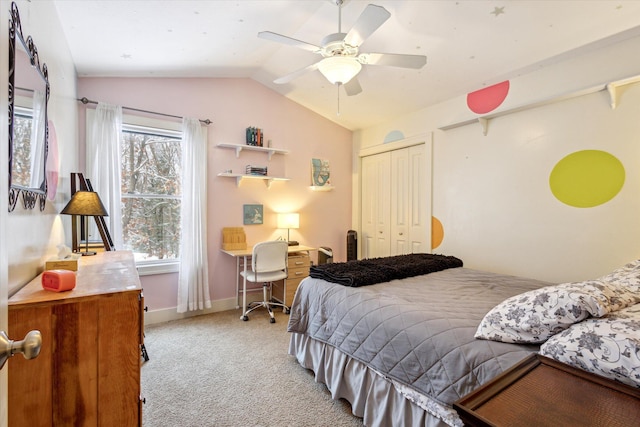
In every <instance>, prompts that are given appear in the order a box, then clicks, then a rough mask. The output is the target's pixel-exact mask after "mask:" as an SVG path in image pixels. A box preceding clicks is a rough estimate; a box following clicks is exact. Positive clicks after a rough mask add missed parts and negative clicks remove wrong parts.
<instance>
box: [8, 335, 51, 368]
mask: <svg viewBox="0 0 640 427" xmlns="http://www.w3.org/2000/svg"><path fill="white" fill-rule="evenodd" d="M40 347H42V334H41V333H40V331H35V330H34V331H31V332H29V333H27V335H26V336H25V337H24V339H23V340H22V341H12V340H10V339H9V337H8V336H7V334H6V333H5V332H4V331H0V369H2V367H3V366H4V363H5V362H6V361H7V359H8V358H10V357H11V356H13V355H14V354H17V353H22V355H23V356H24V358H25V359H33V358H36V357H38V355H39V354H40Z"/></svg>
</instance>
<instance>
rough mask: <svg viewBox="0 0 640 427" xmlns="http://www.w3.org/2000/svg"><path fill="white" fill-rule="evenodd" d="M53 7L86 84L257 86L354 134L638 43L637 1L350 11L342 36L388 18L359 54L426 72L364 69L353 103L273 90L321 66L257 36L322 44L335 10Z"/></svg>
mask: <svg viewBox="0 0 640 427" xmlns="http://www.w3.org/2000/svg"><path fill="white" fill-rule="evenodd" d="M55 3H56V7H57V10H58V14H59V18H60V20H61V22H62V24H63V27H64V29H65V33H66V36H67V39H68V43H69V47H70V49H71V53H72V56H73V59H74V62H75V64H76V69H77V72H78V75H79V76H80V77H84V76H110V77H240V78H251V79H254V80H256V81H258V82H260V83H261V84H264V85H265V86H268V87H269V88H271V89H273V90H275V91H277V92H279V93H281V94H282V95H284V96H286V97H288V98H290V99H291V100H293V101H295V102H297V103H299V104H301V105H303V106H305V107H307V108H309V109H311V110H313V111H315V112H317V113H318V114H321V115H323V116H325V117H327V118H328V119H330V120H332V121H335V122H336V123H338V124H340V125H342V126H344V127H346V128H348V129H352V130H356V129H361V128H363V127H368V126H371V125H373V124H376V123H379V122H382V121H386V120H388V119H391V118H394V117H396V116H399V115H402V114H406V113H408V112H411V111H416V110H419V109H422V108H425V107H427V106H429V105H433V104H436V103H438V102H441V101H443V100H446V99H449V98H452V97H456V96H460V95H464V94H465V93H467V92H470V91H474V90H477V89H481V88H483V87H485V86H487V85H491V84H494V83H498V82H500V81H503V80H506V79H510V78H513V77H516V76H518V75H520V74H522V73H525V72H527V71H530V70H533V69H536V68H539V67H544V66H545V65H547V64H549V63H552V62H554V61H557V60H559V59H562V58H563V57H568V56H570V55H574V54H576V53H577V52H579V51H581V50H584V49H588V48H590V47H591V46H593V44H594V43H597V44H599V45H602V44H605V43H608V42H610V41H611V40H616V39H623V38H626V37H632V36H637V35H639V34H640V27H639V25H640V1H615V0H604V1H596V0H588V1H579V0H568V1H546V0H531V1H524V0H522V1H512V0H502V1H484V0H473V1H471V0H467V1H465V0H458V1H453V0H425V1H420V0H412V1H399V0H380V1H376V0H368V1H360V0H347V1H345V4H344V5H343V7H342V18H341V22H342V27H341V28H342V32H347V31H348V30H349V29H350V28H351V27H352V25H353V24H354V23H355V22H356V21H357V19H358V17H359V16H360V14H361V13H362V12H363V11H364V10H365V8H366V7H367V5H368V4H369V3H372V4H375V5H378V6H382V7H384V8H385V9H387V10H388V11H389V12H390V14H391V17H390V18H389V19H388V20H387V21H386V22H384V24H382V25H381V26H380V27H379V28H378V29H377V30H376V31H375V32H374V33H373V34H372V35H371V36H370V37H368V38H367V39H366V40H365V41H364V42H363V43H362V46H361V52H381V53H403V54H412V55H426V56H427V64H426V65H425V66H424V67H423V68H421V69H418V70H415V69H404V68H397V67H387V66H380V65H376V66H374V65H365V66H364V67H363V69H362V71H361V72H360V74H359V75H358V79H359V82H360V85H361V87H362V89H363V91H362V92H361V93H360V94H358V95H355V96H347V95H346V94H345V92H344V88H338V87H337V86H333V85H331V84H330V83H329V82H328V81H327V80H326V79H325V78H324V76H323V75H322V74H321V73H320V72H319V71H317V70H316V71H312V72H308V73H305V74H303V75H302V76H300V77H299V78H297V79H294V80H292V81H291V82H289V83H286V84H282V85H278V84H275V83H273V80H275V79H277V78H278V77H281V76H283V75H286V74H288V73H290V72H293V71H296V70H298V69H301V68H304V67H306V66H308V65H310V64H312V63H314V62H317V61H318V60H319V59H321V58H320V57H319V56H318V55H317V54H315V53H313V52H310V51H306V50H303V49H299V48H296V47H293V46H289V45H285V44H281V43H276V42H273V41H269V40H264V39H261V38H258V37H257V34H258V32H260V31H272V32H275V33H279V34H283V35H286V36H289V37H292V38H295V39H298V40H302V41H305V42H308V43H311V44H314V45H320V44H321V42H322V39H323V38H324V37H325V36H326V35H328V34H331V33H336V32H338V6H337V5H336V4H335V0H304V1H301V0H289V1H277V0H233V1H225V0H213V1H206V0H199V1H190V0H162V1H160V0H158V1H153V0H122V1H121V0H108V1H107V0H55ZM338 96H339V99H338ZM338 111H339V112H340V114H339V115H338V114H337V113H338Z"/></svg>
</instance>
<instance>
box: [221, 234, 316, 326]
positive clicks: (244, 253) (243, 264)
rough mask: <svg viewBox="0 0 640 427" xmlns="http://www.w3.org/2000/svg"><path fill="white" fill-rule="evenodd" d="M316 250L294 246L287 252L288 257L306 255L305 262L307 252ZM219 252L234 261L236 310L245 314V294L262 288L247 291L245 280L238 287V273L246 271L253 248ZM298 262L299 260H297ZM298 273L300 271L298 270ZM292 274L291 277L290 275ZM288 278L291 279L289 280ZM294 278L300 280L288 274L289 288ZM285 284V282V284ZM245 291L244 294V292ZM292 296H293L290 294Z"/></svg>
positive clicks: (298, 275) (309, 247) (297, 275)
mask: <svg viewBox="0 0 640 427" xmlns="http://www.w3.org/2000/svg"><path fill="white" fill-rule="evenodd" d="M315 250H316V248H313V247H311V246H304V245H296V246H289V248H288V251H289V257H292V256H297V255H298V254H306V256H307V260H309V252H310V251H315ZM221 251H222V252H223V253H225V254H227V255H230V256H232V257H234V258H235V259H236V304H237V305H236V308H240V307H242V312H243V313H244V312H246V311H247V292H251V291H262V288H261V287H260V288H254V289H247V282H246V281H245V280H243V285H242V287H240V271H241V268H242V269H243V270H244V271H245V272H246V271H247V266H248V265H249V264H248V263H251V261H250V259H251V253H252V251H253V247H252V246H249V247H247V248H246V249H237V250H224V249H221ZM298 261H299V260H298ZM308 262H309V264H310V261H308ZM294 265H295V261H294ZM288 268H291V264H288ZM298 271H300V270H298ZM292 274H293V275H292ZM308 274H309V268H308V267H307V275H308ZM289 277H291V279H289ZM296 277H300V279H301V280H302V277H301V276H300V274H295V272H294V273H289V275H288V277H287V279H286V280H291V282H290V283H291V286H293V285H294V283H295V278H296ZM285 283H286V282H285ZM299 283H300V281H298V282H297V283H295V287H296V289H297V287H298V284H299ZM245 290H246V292H245ZM293 292H294V293H295V289H294V290H293ZM241 294H242V306H241V305H240V295H241ZM285 294H286V292H285ZM291 295H293V294H291Z"/></svg>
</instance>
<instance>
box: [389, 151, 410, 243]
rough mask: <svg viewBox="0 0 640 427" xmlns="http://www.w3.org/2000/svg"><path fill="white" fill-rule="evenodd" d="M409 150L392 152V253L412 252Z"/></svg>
mask: <svg viewBox="0 0 640 427" xmlns="http://www.w3.org/2000/svg"><path fill="white" fill-rule="evenodd" d="M409 165H410V164H409V150H408V149H407V148H405V149H402V150H395V151H392V152H391V183H390V186H391V194H390V202H391V205H390V209H391V218H390V224H391V231H390V241H391V248H390V255H405V254H408V253H411V239H410V235H409V225H410V223H409V222H410V220H411V203H410V202H411V186H410V182H411V181H410V177H411V170H410V168H409Z"/></svg>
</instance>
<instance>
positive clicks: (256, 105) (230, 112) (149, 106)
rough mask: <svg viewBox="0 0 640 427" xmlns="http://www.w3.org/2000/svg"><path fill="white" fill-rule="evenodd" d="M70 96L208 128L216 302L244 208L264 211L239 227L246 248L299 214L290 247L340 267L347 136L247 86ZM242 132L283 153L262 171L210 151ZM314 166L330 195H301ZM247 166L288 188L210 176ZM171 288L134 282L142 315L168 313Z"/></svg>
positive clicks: (255, 157) (137, 88)
mask: <svg viewBox="0 0 640 427" xmlns="http://www.w3.org/2000/svg"><path fill="white" fill-rule="evenodd" d="M78 97H80V98H81V97H87V98H89V99H91V100H95V101H102V102H106V103H110V104H117V105H122V106H127V107H133V108H138V109H144V110H150V111H156V112H161V113H166V114H174V115H178V116H188V117H197V118H201V119H206V118H208V119H211V120H212V121H213V124H212V125H210V126H209V127H208V141H209V154H208V164H209V168H208V170H209V173H208V176H207V177H206V179H207V185H208V212H209V213H208V215H209V221H208V224H207V227H208V241H209V247H208V250H209V276H210V277H209V285H210V288H211V298H212V299H213V300H214V301H215V300H223V299H228V298H234V297H235V261H234V260H233V259H232V258H231V257H229V256H228V255H225V254H223V253H221V252H220V249H219V248H220V247H221V239H222V236H221V234H222V233H221V229H222V227H231V226H243V224H242V205H243V204H262V205H263V206H264V224H263V225H248V226H244V228H245V232H246V234H247V240H248V242H249V243H250V244H252V243H255V242H258V241H261V240H266V239H271V238H277V237H279V236H284V237H286V230H278V229H276V216H275V212H299V213H300V229H298V230H292V231H291V239H292V240H293V239H295V240H298V241H300V243H301V244H305V245H309V246H329V247H331V248H332V249H333V250H334V258H335V260H336V261H344V260H345V259H346V243H345V242H346V232H347V230H348V229H350V228H351V179H352V177H351V143H352V133H351V131H349V130H347V129H345V128H342V127H340V126H338V125H336V124H334V123H332V122H330V121H329V120H326V119H324V118H322V117H320V116H318V115H316V114H315V113H313V112H311V111H310V110H308V109H306V108H304V107H302V106H300V105H298V104H295V103H294V102H292V101H290V100H288V99H286V98H285V97H283V96H281V95H279V94H277V93H275V92H273V91H272V90H270V89H268V88H266V87H264V86H262V85H260V84H258V83H256V82H255V81H253V80H250V79H162V78H80V79H79V80H78ZM88 108H92V106H88ZM80 110H81V111H80V118H79V123H80V132H79V135H80V147H79V151H80V158H81V164H82V162H83V161H84V140H85V137H84V135H85V130H84V126H85V118H84V108H81V109H80ZM124 113H125V114H128V113H129V112H128V111H127V110H125V111H124ZM248 126H256V127H260V128H262V129H263V130H264V132H265V141H266V140H267V139H271V140H272V145H273V147H276V148H281V149H286V150H289V154H286V155H275V156H273V158H272V159H271V161H270V162H268V161H267V156H266V154H265V153H258V152H249V151H243V152H242V153H241V154H240V158H236V156H235V152H234V151H233V150H229V149H222V148H218V147H217V145H218V144H220V143H234V144H243V143H244V134H245V128H246V127H248ZM314 157H315V158H322V159H325V160H328V161H329V162H330V165H331V181H332V184H333V185H334V186H335V189H334V190H333V191H329V192H314V191H311V189H310V188H309V186H310V174H311V172H310V164H311V158H314ZM247 164H254V165H267V166H268V167H269V174H270V175H274V176H286V177H287V178H290V181H287V182H274V183H272V185H271V188H269V189H267V187H266V185H265V184H264V182H263V181H260V180H244V181H243V182H242V183H241V184H240V186H239V187H237V186H236V182H235V180H234V179H231V178H221V177H218V176H217V174H218V173H220V172H223V171H224V170H226V169H233V171H234V172H241V171H242V170H243V169H244V167H245V166H246V165H247ZM203 179H204V177H203ZM312 256H313V257H315V254H313V255H312ZM177 280H178V275H177V274H164V275H158V276H143V277H142V282H143V286H144V291H145V299H146V303H147V305H148V306H149V309H150V310H158V309H162V308H169V307H175V306H176V288H177Z"/></svg>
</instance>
